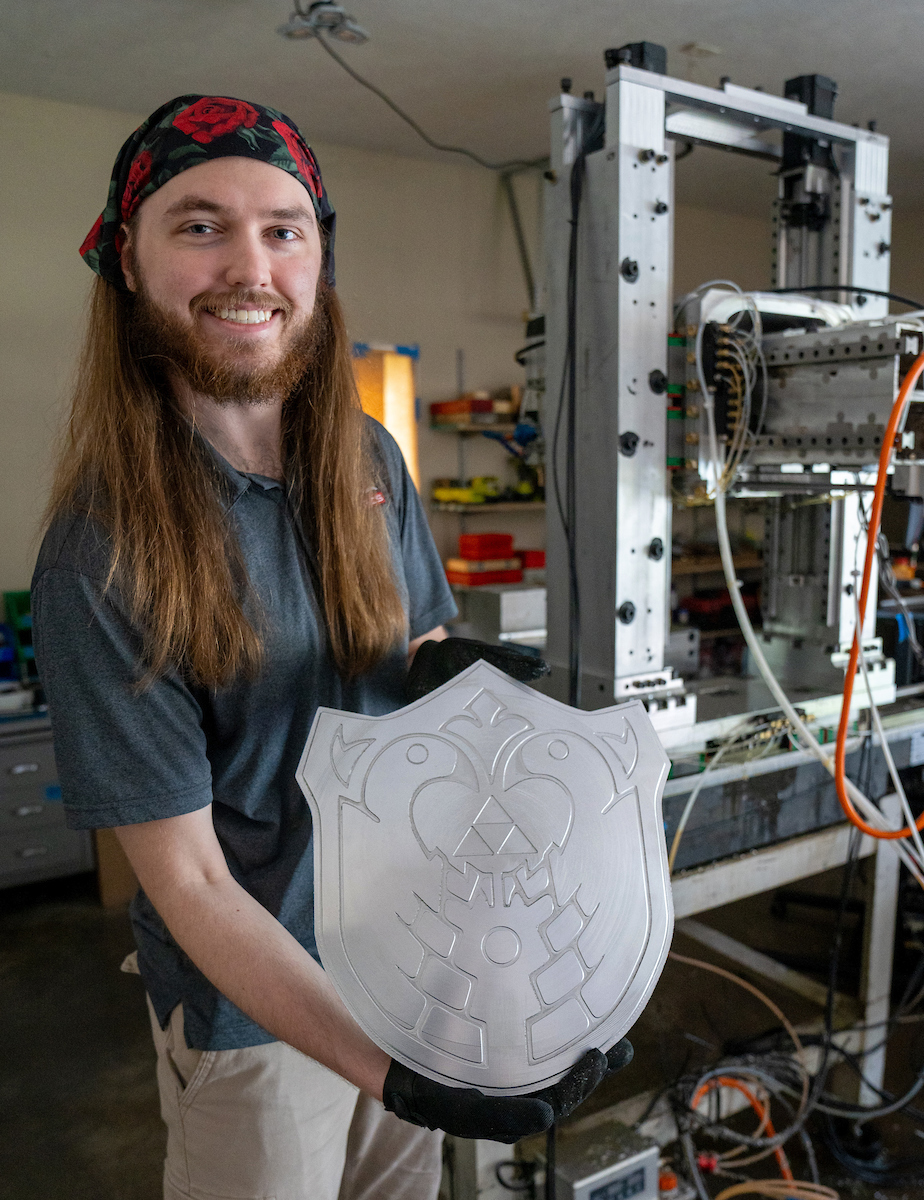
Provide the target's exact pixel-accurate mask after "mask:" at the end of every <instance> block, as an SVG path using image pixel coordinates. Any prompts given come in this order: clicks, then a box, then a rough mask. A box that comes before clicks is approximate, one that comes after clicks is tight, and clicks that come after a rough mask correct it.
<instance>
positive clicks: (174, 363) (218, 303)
mask: <svg viewBox="0 0 924 1200" xmlns="http://www.w3.org/2000/svg"><path fill="white" fill-rule="evenodd" d="M139 282H140V287H139V290H138V292H137V293H136V294H135V298H134V305H133V312H132V319H131V335H130V336H131V339H132V347H133V350H134V353H135V355H136V357H137V358H138V359H142V360H147V362H148V364H150V365H151V366H153V367H154V368H155V369H156V371H157V373H158V374H161V375H162V376H163V377H164V379H165V381H166V382H170V381H172V380H174V379H176V378H177V377H178V378H179V379H181V380H182V381H183V382H185V383H186V384H187V385H188V386H189V387H190V388H192V390H193V391H194V392H197V393H198V394H199V395H201V396H208V397H209V398H210V399H211V400H214V401H215V402H216V403H217V404H228V405H241V406H257V405H262V404H271V403H273V402H275V401H277V400H279V399H283V400H284V399H286V398H287V397H288V396H289V395H291V393H292V392H293V390H294V389H295V387H296V385H297V384H298V382H299V380H300V379H301V378H302V376H303V375H304V374H305V371H306V370H307V368H308V366H309V365H310V363H311V362H312V360H313V358H314V356H315V354H316V352H317V349H318V347H319V345H320V344H321V343H322V341H323V340H324V336H325V333H326V332H327V331H328V320H327V312H326V305H325V304H324V295H323V289H324V284H323V283H319V285H318V293H317V297H316V300H315V304H314V307H313V309H312V311H311V314H310V316H308V317H305V318H302V319H301V320H299V321H298V322H296V323H292V322H293V318H292V315H291V314H292V305H291V304H290V303H289V301H287V300H285V299H284V298H283V297H281V296H275V295H273V294H271V293H267V292H252V291H246V290H245V291H236V292H228V293H223V294H218V293H215V292H201V293H200V294H199V295H198V296H196V297H195V298H194V299H193V300H192V301H191V302H190V311H191V313H192V315H193V323H192V324H191V325H187V324H185V323H184V322H182V321H181V320H180V319H179V318H178V317H176V316H174V315H173V314H172V313H169V312H167V311H165V310H164V309H163V308H161V307H160V305H159V304H157V303H156V301H154V300H153V299H152V298H151V296H150V294H149V293H148V291H147V289H146V288H145V286H144V284H143V282H141V281H139ZM247 304H258V305H260V307H262V308H273V309H279V310H281V314H282V318H281V319H282V320H283V321H284V322H286V323H287V328H285V329H284V336H283V338H282V339H281V342H280V344H279V345H278V347H277V349H276V351H275V354H274V357H273V359H272V360H271V361H269V362H267V361H265V351H264V350H263V348H262V347H259V346H255V345H254V344H253V343H252V342H250V341H248V340H247V339H245V338H239V339H235V340H230V341H229V342H228V343H227V344H226V346H225V347H222V348H219V347H216V346H215V345H214V344H212V343H209V342H208V341H207V340H206V339H205V338H204V337H203V336H202V335H201V333H200V332H199V329H198V327H197V324H196V319H197V317H198V314H199V313H200V312H203V311H216V310H219V309H222V308H230V309H233V308H241V307H243V306H244V305H247ZM248 359H249V360H250V361H248ZM261 360H264V361H261Z"/></svg>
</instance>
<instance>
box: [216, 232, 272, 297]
mask: <svg viewBox="0 0 924 1200" xmlns="http://www.w3.org/2000/svg"><path fill="white" fill-rule="evenodd" d="M230 251H231V253H230V255H229V259H228V266H227V270H226V273H225V280H226V282H227V284H228V286H229V287H233V288H254V289H256V288H268V287H269V286H270V282H271V280H272V271H271V269H270V255H269V250H268V247H267V246H266V245H265V244H264V242H263V240H262V238H260V237H259V236H257V235H250V234H241V235H240V236H238V237H236V238H235V239H234V241H233V242H232V244H231V247H230Z"/></svg>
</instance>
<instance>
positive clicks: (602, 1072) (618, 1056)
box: [383, 1038, 632, 1144]
mask: <svg viewBox="0 0 924 1200" xmlns="http://www.w3.org/2000/svg"><path fill="white" fill-rule="evenodd" d="M631 1059H632V1046H631V1044H630V1043H629V1041H628V1039H627V1038H623V1039H622V1041H621V1042H617V1043H616V1045H615V1046H613V1047H612V1048H611V1049H610V1050H609V1051H607V1053H606V1054H603V1052H602V1051H600V1050H588V1051H587V1053H586V1054H585V1055H584V1057H583V1058H582V1059H581V1060H580V1061H579V1062H578V1063H577V1064H576V1066H574V1067H572V1068H571V1070H570V1071H569V1072H568V1074H567V1075H566V1076H565V1077H564V1079H560V1080H559V1081H558V1083H555V1084H552V1086H551V1087H547V1088H543V1089H542V1090H541V1091H538V1092H531V1093H530V1094H529V1095H526V1096H486V1095H485V1094H484V1093H483V1092H479V1091H478V1089H477V1088H451V1087H446V1086H445V1085H444V1084H442V1083H434V1082H433V1080H432V1079H427V1078H426V1077H425V1076H423V1075H418V1074H417V1072H416V1071H412V1070H411V1069H410V1068H409V1067H405V1066H404V1065H403V1064H402V1063H399V1062H396V1061H395V1060H394V1059H392V1062H391V1067H390V1068H389V1070H388V1074H387V1075H386V1076H385V1088H384V1091H383V1100H384V1103H385V1107H386V1108H387V1109H388V1111H389V1112H393V1113H394V1114H395V1115H396V1116H398V1117H400V1118H401V1119H402V1120H403V1121H409V1122H410V1123H411V1124H412V1125H424V1126H426V1128H427V1129H444V1130H445V1131H446V1133H451V1134H453V1135H454V1136H455V1137H464V1138H486V1139H487V1140H489V1141H492V1142H506V1143H508V1144H510V1143H511V1142H518V1141H519V1140H520V1138H522V1137H528V1136H529V1135H530V1134H533V1133H542V1132H543V1131H544V1130H546V1129H548V1128H549V1126H550V1125H553V1124H555V1123H556V1122H558V1121H561V1120H564V1118H565V1117H567V1116H569V1115H570V1114H571V1113H572V1112H574V1110H575V1109H576V1108H577V1106H578V1105H579V1104H580V1103H581V1102H582V1101H583V1100H586V1099H587V1097H588V1096H589V1095H590V1093H591V1092H592V1091H593V1090H594V1088H595V1087H596V1086H597V1085H598V1084H599V1083H600V1081H601V1080H602V1079H603V1078H604V1076H606V1075H607V1074H609V1073H610V1072H611V1071H618V1070H620V1068H622V1067H624V1066H626V1065H627V1064H628V1063H629V1062H630V1061H631ZM611 1064H612V1065H611Z"/></svg>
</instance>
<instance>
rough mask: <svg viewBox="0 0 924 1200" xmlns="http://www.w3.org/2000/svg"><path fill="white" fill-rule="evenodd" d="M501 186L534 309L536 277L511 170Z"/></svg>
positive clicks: (530, 303)
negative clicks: (524, 233)
mask: <svg viewBox="0 0 924 1200" xmlns="http://www.w3.org/2000/svg"><path fill="white" fill-rule="evenodd" d="M501 187H502V188H503V189H504V194H505V195H506V197H507V207H508V208H509V209H510V220H511V221H512V222H513V234H514V237H515V238H516V243H517V253H518V254H519V256H520V266H521V268H522V270H523V280H524V282H525V283H526V291H527V294H528V296H529V307H530V310H532V309H533V308H535V306H536V278H535V276H534V275H533V265H532V263H531V262H530V260H529V250H528V248H527V246H526V238H525V237H524V235H523V223H522V221H521V220H520V206H519V204H517V197H516V192H514V190H513V175H512V173H511V172H510V171H505V172H504V174H503V175H501Z"/></svg>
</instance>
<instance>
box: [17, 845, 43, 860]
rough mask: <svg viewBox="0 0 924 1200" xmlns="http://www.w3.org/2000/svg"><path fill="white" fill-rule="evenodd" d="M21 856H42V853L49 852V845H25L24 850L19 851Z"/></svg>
mask: <svg viewBox="0 0 924 1200" xmlns="http://www.w3.org/2000/svg"><path fill="white" fill-rule="evenodd" d="M17 853H18V855H19V857H20V858H40V857H41V855H43V854H47V853H48V847H47V846H24V847H23V849H22V850H18V851H17Z"/></svg>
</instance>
